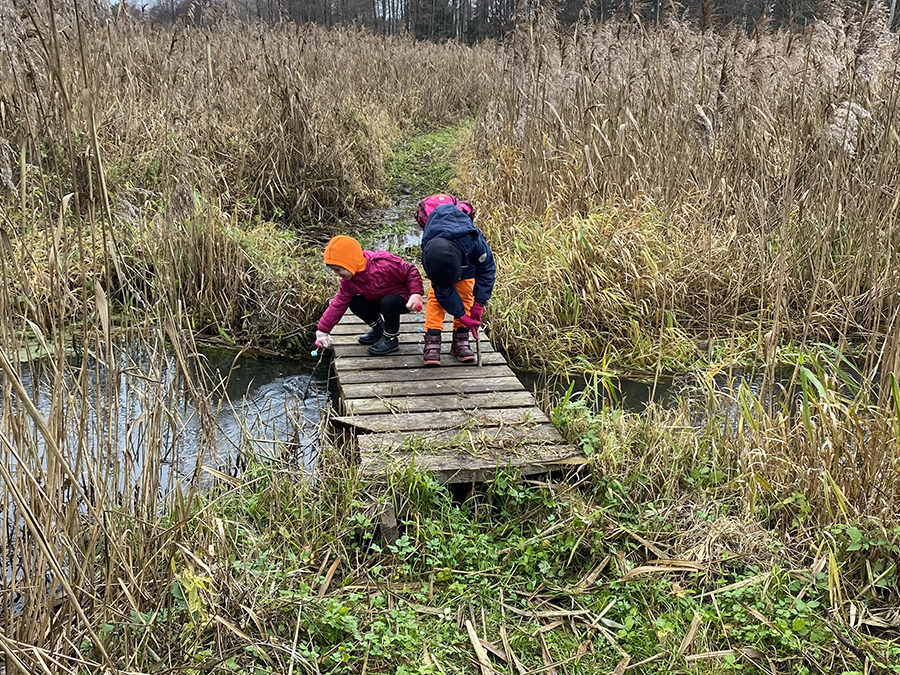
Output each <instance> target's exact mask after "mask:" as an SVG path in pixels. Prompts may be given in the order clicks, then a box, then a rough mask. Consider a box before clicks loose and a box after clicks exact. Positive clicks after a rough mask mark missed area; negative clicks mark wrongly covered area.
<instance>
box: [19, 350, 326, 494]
mask: <svg viewBox="0 0 900 675" xmlns="http://www.w3.org/2000/svg"><path fill="white" fill-rule="evenodd" d="M114 352H115V361H114V363H113V364H112V366H109V365H106V364H104V363H103V362H102V360H99V359H97V358H89V359H88V367H87V370H86V372H84V373H82V372H81V368H80V363H81V361H80V359H79V360H78V361H77V363H76V364H75V365H73V366H71V367H70V368H68V369H67V373H66V377H65V380H64V385H63V390H62V392H63V393H64V396H60V395H59V393H60V390H59V389H58V388H57V396H56V399H55V400H54V398H53V387H52V383H53V381H54V369H53V364H52V363H49V362H43V363H41V362H38V363H36V364H35V366H34V369H33V370H32V369H30V368H28V367H26V365H25V364H23V365H22V372H21V379H22V384H23V386H24V387H25V390H26V391H27V392H28V393H29V395H30V397H31V399H32V401H33V402H34V403H35V406H36V407H37V409H38V411H39V412H40V413H41V415H42V416H44V417H45V418H50V417H51V416H53V417H55V418H56V419H64V420H66V428H67V430H68V433H67V434H66V436H65V438H64V439H62V441H61V442H59V445H60V446H61V448H63V449H64V451H65V452H66V454H67V456H69V457H70V459H72V460H74V458H75V455H76V454H77V455H80V456H81V457H84V458H85V459H87V460H88V465H90V462H91V461H92V460H93V461H99V462H103V461H108V456H109V455H110V453H111V451H112V450H113V449H114V451H115V453H116V454H117V457H118V461H119V463H120V465H121V466H120V467H118V469H117V470H116V471H115V472H113V475H114V476H115V477H116V478H115V483H116V485H115V486H114V487H115V488H116V490H117V491H118V492H120V493H125V492H127V491H128V489H129V482H130V481H131V480H133V479H134V478H135V477H136V476H138V475H140V474H141V472H142V471H143V470H144V469H145V467H146V466H147V462H149V461H155V456H154V453H156V452H158V453H159V455H158V458H159V461H160V462H161V464H162V469H161V470H160V486H159V489H160V492H165V491H166V490H167V489H169V488H171V487H172V484H173V481H185V480H189V479H192V478H193V479H197V480H198V481H199V482H200V483H201V484H204V483H209V482H210V480H211V474H210V472H204V471H203V467H209V468H212V469H215V470H217V471H223V472H226V473H234V472H235V471H236V469H237V468H238V465H239V463H240V462H241V461H243V460H244V459H246V457H247V456H251V455H252V456H260V457H263V458H266V457H270V458H271V457H275V456H279V457H283V456H284V455H285V453H286V452H289V454H290V455H291V460H292V461H294V462H296V463H298V464H300V465H301V466H303V467H307V468H312V467H313V466H314V465H315V461H316V451H317V448H318V443H319V440H320V438H319V429H320V423H321V419H322V417H323V414H324V411H325V409H326V408H327V407H328V406H329V405H330V404H331V396H332V394H331V393H329V391H328V379H327V377H328V363H327V360H325V359H318V360H291V359H286V358H280V357H274V356H261V355H254V354H248V353H244V354H239V353H237V352H235V351H232V350H226V349H221V348H215V347H203V346H199V347H198V349H197V353H196V354H195V355H193V356H184V357H182V358H184V359H185V361H186V362H187V364H188V371H189V373H190V376H189V377H187V378H186V377H184V374H183V372H182V370H181V369H180V368H179V367H178V359H177V358H176V355H175V353H174V352H173V351H172V350H171V349H170V348H168V347H165V346H150V345H148V344H146V343H143V342H140V341H137V340H131V341H121V342H120V343H119V344H118V345H117V348H116V349H115V350H114ZM59 406H61V407H62V410H60V409H59ZM34 444H35V446H34V447H35V451H36V452H37V453H38V456H42V455H43V454H44V451H45V448H44V447H43V444H44V440H43V437H42V436H41V435H40V434H38V435H37V437H36V438H35V440H34ZM74 463H75V462H74V461H73V462H72V464H73V465H74ZM110 487H113V486H110Z"/></svg>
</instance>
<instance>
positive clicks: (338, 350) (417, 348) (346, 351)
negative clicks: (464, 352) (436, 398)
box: [334, 336, 494, 359]
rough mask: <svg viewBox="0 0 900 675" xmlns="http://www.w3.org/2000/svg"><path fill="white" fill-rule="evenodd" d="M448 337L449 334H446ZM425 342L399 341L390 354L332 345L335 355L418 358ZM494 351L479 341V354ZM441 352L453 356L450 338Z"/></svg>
mask: <svg viewBox="0 0 900 675" xmlns="http://www.w3.org/2000/svg"><path fill="white" fill-rule="evenodd" d="M448 337H449V336H448ZM424 347H425V344H424V342H423V341H418V342H411V343H406V344H404V343H402V342H401V343H400V349H398V350H397V351H396V352H393V353H392V354H388V355H386V356H372V355H371V354H369V352H368V351H367V350H368V347H367V346H366V345H361V344H349V345H339V344H336V345H334V354H335V356H369V357H371V358H376V359H385V358H391V357H393V356H395V355H397V356H415V355H418V356H419V357H420V358H421V356H422V350H423V349H424ZM472 351H473V352H474V351H475V345H474V343H473V344H472ZM493 351H494V348H493V347H492V346H491V343H490V342H488V341H487V340H482V341H481V355H482V357H484V355H485V354H489V353H491V352H493ZM441 354H442V355H443V354H446V355H447V358H448V359H451V358H453V357H452V356H450V340H449V339H447V340H444V342H443V343H442V344H441Z"/></svg>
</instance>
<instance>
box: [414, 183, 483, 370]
mask: <svg viewBox="0 0 900 675" xmlns="http://www.w3.org/2000/svg"><path fill="white" fill-rule="evenodd" d="M429 205H431V208H429ZM473 215H474V211H473V209H472V205H471V204H470V203H469V202H463V201H459V202H458V201H457V200H456V198H455V197H452V196H450V195H432V196H431V197H428V198H426V199H423V200H422V202H421V203H420V205H419V210H418V212H417V214H416V221H417V222H418V223H419V225H420V227H422V228H423V231H422V267H423V268H424V269H425V276H427V277H428V278H429V279H431V289H430V291H429V293H428V300H427V302H426V305H425V350H424V353H423V356H422V362H423V363H424V364H425V365H426V366H439V365H441V328H442V327H443V324H444V313H445V311H446V312H447V313H449V314H452V315H453V342H452V344H451V345H450V353H451V354H452V355H453V356H454V357H456V360H457V361H460V362H462V363H470V362H472V361H474V360H475V354H473V353H472V349H471V348H470V347H469V331H470V330H471V331H472V332H474V331H475V330H476V329H477V328H478V327H479V326H480V325H481V314H482V312H483V311H484V306H485V305H486V304H487V302H488V300H490V297H491V291H492V290H493V289H494V276H495V271H496V268H495V266H494V254H493V253H492V252H491V248H490V246H488V243H487V240H486V239H485V238H484V235H483V234H482V233H481V231H480V230H479V229H478V228H477V227H475V225H474V224H473V222H472V217H473ZM476 337H477V333H476Z"/></svg>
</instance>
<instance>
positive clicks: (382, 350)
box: [369, 333, 400, 356]
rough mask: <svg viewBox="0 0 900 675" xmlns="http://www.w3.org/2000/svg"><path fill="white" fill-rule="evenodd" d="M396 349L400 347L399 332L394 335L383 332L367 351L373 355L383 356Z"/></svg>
mask: <svg viewBox="0 0 900 675" xmlns="http://www.w3.org/2000/svg"><path fill="white" fill-rule="evenodd" d="M398 349H400V338H399V333H395V334H394V335H388V334H387V333H385V334H384V335H382V336H381V339H380V340H379V341H378V342H376V343H375V344H374V345H372V346H371V347H369V353H370V354H372V355H373V356H384V355H385V354H390V353H391V352H395V351H397V350H398Z"/></svg>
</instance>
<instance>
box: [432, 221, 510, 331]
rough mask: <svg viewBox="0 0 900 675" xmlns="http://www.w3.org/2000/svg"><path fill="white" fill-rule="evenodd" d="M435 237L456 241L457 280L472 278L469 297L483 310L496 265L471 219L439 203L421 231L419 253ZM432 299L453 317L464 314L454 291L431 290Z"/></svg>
mask: <svg viewBox="0 0 900 675" xmlns="http://www.w3.org/2000/svg"><path fill="white" fill-rule="evenodd" d="M435 237H443V238H445V239H450V240H451V241H454V242H456V244H457V245H458V246H459V247H460V248H461V249H462V253H463V260H462V276H461V277H460V279H475V288H474V291H473V295H474V296H475V302H477V303H478V304H479V305H481V306H482V307H484V306H485V305H487V302H488V300H490V299H491V291H492V290H494V277H495V273H496V269H497V268H496V266H495V265H494V254H493V253H491V247H490V246H488V243H487V240H486V239H485V238H484V235H483V234H481V231H480V230H479V229H478V228H477V227H475V225H473V224H472V219H471V218H469V216H467V215H466V214H465V213H463V212H462V211H460V210H459V209H458V208H457V207H456V206H454V205H453V204H442V205H441V206H438V207H437V208H436V209H435V210H434V211H432V212H431V213H430V214H429V215H428V220H427V222H426V223H425V231H424V232H422V250H423V251H424V250H425V244H427V243H428V242H429V241H431V240H432V239H434V238H435ZM432 290H433V291H434V297H435V298H436V299H437V301H438V302H439V303H441V307H443V308H444V309H445V310H446V311H447V312H449V313H450V314H452V315H453V316H454V317H455V318H457V319H458V318H459V317H461V316H462V315H463V314H465V313H466V310H465V308H464V307H463V303H462V299H461V298H460V297H459V293H457V292H456V288H454V287H453V286H451V287H450V288H434V287H432Z"/></svg>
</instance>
